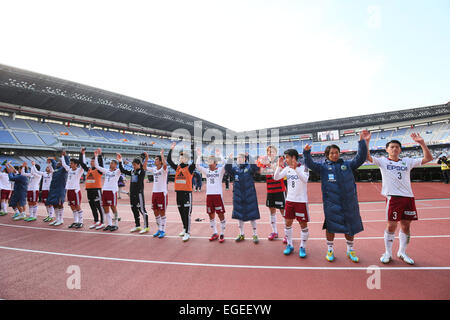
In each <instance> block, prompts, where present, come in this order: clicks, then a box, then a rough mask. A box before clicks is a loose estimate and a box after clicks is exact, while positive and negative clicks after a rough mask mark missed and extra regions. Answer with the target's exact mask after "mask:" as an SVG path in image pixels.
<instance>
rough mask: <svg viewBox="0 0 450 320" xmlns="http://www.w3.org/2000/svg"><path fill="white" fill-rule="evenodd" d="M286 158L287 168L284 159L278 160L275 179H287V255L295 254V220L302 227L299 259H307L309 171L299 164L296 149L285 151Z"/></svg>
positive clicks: (285, 217)
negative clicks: (293, 223)
mask: <svg viewBox="0 0 450 320" xmlns="http://www.w3.org/2000/svg"><path fill="white" fill-rule="evenodd" d="M284 154H285V157H286V163H287V165H288V166H287V167H285V168H283V166H284V158H283V157H280V158H279V159H278V166H277V168H276V170H275V173H274V176H273V178H274V179H275V180H281V179H283V178H284V177H286V178H287V189H288V191H287V197H286V205H285V211H284V221H285V229H284V231H285V234H286V238H287V242H288V243H287V246H286V249H285V250H284V252H283V253H284V254H285V255H289V254H291V253H292V252H294V246H293V244H292V222H293V221H294V219H297V221H298V222H299V223H300V227H301V236H300V238H301V244H300V249H299V257H300V258H305V257H306V241H307V240H308V236H309V232H308V222H309V213H308V192H307V190H308V189H307V186H308V179H309V170H308V168H306V167H305V166H304V165H300V163H299V162H298V158H299V155H298V151H297V150H295V149H288V150H286V151H284Z"/></svg>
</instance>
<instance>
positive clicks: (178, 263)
mask: <svg viewBox="0 0 450 320" xmlns="http://www.w3.org/2000/svg"><path fill="white" fill-rule="evenodd" d="M0 249H4V250H11V251H19V252H27V253H39V254H48V255H55V256H65V257H73V258H85V259H96V260H109V261H121V262H137V263H148V264H166V265H177V266H194V267H216V268H241V269H275V270H280V269H281V270H364V271H367V270H369V269H370V266H368V267H297V266H258V265H240V264H214V263H195V262H174V261H158V260H140V259H126V258H112V257H102V256H88V255H82V254H72V253H62V252H52V251H40V250H31V249H21V248H13V247H3V246H0ZM378 268H379V269H380V270H450V267H382V266H379V267H378Z"/></svg>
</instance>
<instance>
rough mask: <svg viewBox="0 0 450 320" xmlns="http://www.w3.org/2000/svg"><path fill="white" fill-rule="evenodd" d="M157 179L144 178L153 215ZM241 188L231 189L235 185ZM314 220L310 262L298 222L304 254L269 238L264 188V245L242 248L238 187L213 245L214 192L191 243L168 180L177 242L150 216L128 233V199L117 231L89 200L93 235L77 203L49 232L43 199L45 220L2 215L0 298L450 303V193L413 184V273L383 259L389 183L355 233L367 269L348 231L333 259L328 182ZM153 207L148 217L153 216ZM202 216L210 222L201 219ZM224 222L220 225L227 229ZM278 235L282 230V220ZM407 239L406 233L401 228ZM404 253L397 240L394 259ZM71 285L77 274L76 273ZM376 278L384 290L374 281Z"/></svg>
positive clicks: (197, 197) (367, 197)
mask: <svg viewBox="0 0 450 320" xmlns="http://www.w3.org/2000/svg"><path fill="white" fill-rule="evenodd" d="M151 186H152V185H151V183H146V185H145V187H146V191H145V193H146V203H147V209H148V210H149V207H150V199H151V189H152V188H151ZM231 188H232V186H231ZM308 188H309V190H308V191H309V199H310V203H311V204H310V212H311V222H310V224H309V230H310V231H309V232H310V238H309V241H308V244H307V254H308V257H307V258H306V259H300V258H299V257H298V246H299V243H300V240H299V235H300V227H299V225H298V224H296V225H295V226H294V246H295V253H294V254H293V255H291V256H284V255H283V253H282V251H283V249H284V245H283V244H282V241H281V239H279V240H277V241H268V240H267V235H268V234H269V233H270V232H271V228H270V224H269V212H268V209H267V208H266V207H265V205H264V203H265V185H264V184H262V183H261V184H257V191H258V200H259V203H260V211H261V220H259V221H258V234H259V237H260V243H259V244H257V245H255V244H254V243H253V242H252V241H251V234H252V232H251V228H250V225H249V224H247V223H246V240H245V241H244V242H242V243H235V242H234V238H235V236H236V235H237V233H238V226H237V223H236V222H235V221H234V220H232V219H231V211H232V206H231V199H232V191H231V190H224V202H225V205H226V210H227V213H226V219H227V229H226V233H225V236H226V241H225V242H224V243H222V244H220V243H218V242H217V241H214V242H212V243H210V242H209V241H208V238H209V236H210V234H211V229H210V226H209V221H208V217H207V215H206V213H205V207H204V204H205V197H206V195H205V192H204V190H203V191H202V192H198V193H197V192H194V193H193V199H194V208H193V213H192V233H191V235H192V237H191V239H190V240H189V241H188V242H186V243H183V242H182V241H181V239H180V238H179V237H178V236H177V235H178V233H179V232H180V231H181V221H180V218H179V215H178V211H177V208H176V206H175V204H174V200H175V194H174V192H173V184H172V183H171V184H169V209H168V212H167V216H168V219H167V228H166V231H167V236H166V238H164V239H157V238H153V237H152V233H154V232H155V231H156V224H155V219H154V216H153V213H152V212H149V213H150V215H149V217H150V219H149V220H150V233H148V234H145V235H139V234H130V233H129V230H130V229H131V228H132V227H133V225H134V223H133V218H132V213H131V210H130V208H129V205H128V201H129V200H128V196H127V195H122V199H121V200H119V214H120V216H121V219H122V221H121V222H120V223H119V230H118V231H116V232H113V233H111V232H109V231H108V232H103V231H92V230H89V229H88V226H89V225H90V224H92V222H93V220H92V215H91V213H90V209H89V206H88V204H87V202H86V194H85V192H84V190H82V193H83V205H82V208H83V210H84V217H85V219H84V222H85V226H84V228H83V229H79V230H72V229H68V228H67V226H68V225H69V224H70V223H72V213H71V211H70V209H69V208H66V209H65V212H64V217H65V218H64V225H62V226H59V227H51V226H48V225H47V223H44V222H43V221H42V218H43V217H44V216H45V215H46V212H45V209H44V207H43V206H42V204H41V205H40V206H39V211H38V220H37V221H35V222H24V221H13V220H12V219H11V213H10V214H9V215H8V216H3V217H0V270H2V271H1V273H0V298H2V299H201V300H204V299H272V300H275V299H283V300H286V299H388V300H391V299H449V298H450V250H448V248H449V247H450V186H449V185H445V184H441V183H413V191H414V193H415V195H416V200H417V202H416V204H417V209H418V214H419V221H417V222H414V223H413V224H412V238H411V242H410V244H409V247H408V250H407V252H408V254H409V255H410V256H411V257H412V258H413V259H414V260H415V261H416V264H415V265H414V266H409V265H407V264H405V263H404V262H402V261H400V260H399V259H397V258H396V257H395V258H394V261H393V262H391V263H390V264H389V265H383V264H381V263H380V262H379V258H380V255H381V254H382V252H383V251H384V241H383V230H384V229H385V225H386V222H385V205H384V199H383V197H382V196H380V188H381V184H379V183H360V184H358V195H359V200H360V202H361V203H360V209H361V215H362V218H363V221H364V228H365V230H364V231H363V232H361V233H360V234H358V235H357V237H356V241H355V250H356V252H357V254H358V256H359V257H360V263H358V264H355V263H353V262H351V261H350V260H349V259H348V258H347V257H346V255H345V251H346V245H345V240H344V239H343V237H342V235H338V236H337V239H336V240H335V255H336V260H335V261H334V262H333V263H329V262H327V261H326V260H325V254H326V243H325V239H324V232H323V231H322V222H323V209H322V204H321V203H320V202H321V193H320V184H318V183H310V184H309V186H308ZM149 211H150V210H149ZM196 218H203V219H204V220H203V221H200V222H196V221H195V219H196ZM218 227H220V226H218ZM278 231H279V233H280V236H282V235H283V234H284V231H283V220H282V217H281V216H280V215H278ZM397 235H398V230H397ZM397 248H398V238H396V240H395V242H394V248H393V252H394V253H396V251H397ZM69 266H77V267H79V271H80V273H79V274H80V282H79V283H80V289H76V288H75V289H68V286H67V280H68V278H69V277H71V276H73V275H71V274H70V273H67V272H66V271H67V270H68V268H69ZM369 266H377V267H379V268H380V271H379V275H380V278H379V279H380V281H379V285H380V288H379V289H377V288H374V289H369V288H368V287H367V281H368V278H369V277H370V276H372V275H374V273H368V267H369ZM70 279H72V278H70ZM370 283H376V282H375V281H370Z"/></svg>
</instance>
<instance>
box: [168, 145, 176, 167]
mask: <svg viewBox="0 0 450 320" xmlns="http://www.w3.org/2000/svg"><path fill="white" fill-rule="evenodd" d="M175 146H176V142H174V143H172V145H171V146H170V150H169V154H168V155H167V163H168V164H169V166H171V167H172V169H173V170H177V167H178V166H177V165H176V164H175V163H174V162H173V161H172V151H173V149H174V148H175Z"/></svg>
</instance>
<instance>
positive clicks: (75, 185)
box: [61, 157, 84, 192]
mask: <svg viewBox="0 0 450 320" xmlns="http://www.w3.org/2000/svg"><path fill="white" fill-rule="evenodd" d="M61 163H62V166H63V167H64V169H66V171H67V181H66V190H75V192H78V191H79V190H80V179H81V176H82V175H83V172H84V169H83V168H82V167H81V166H79V167H77V168H76V169H75V170H73V169H72V168H71V167H70V166H69V164H68V163H66V160H65V157H62V159H61Z"/></svg>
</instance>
